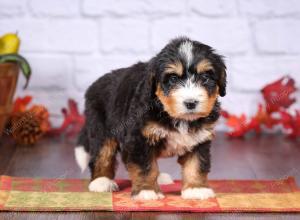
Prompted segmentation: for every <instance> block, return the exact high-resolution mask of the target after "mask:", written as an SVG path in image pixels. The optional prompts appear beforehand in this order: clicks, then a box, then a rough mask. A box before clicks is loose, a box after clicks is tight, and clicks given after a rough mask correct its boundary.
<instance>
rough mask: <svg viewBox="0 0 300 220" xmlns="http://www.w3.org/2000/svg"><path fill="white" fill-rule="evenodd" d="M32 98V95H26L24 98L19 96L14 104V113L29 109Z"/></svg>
mask: <svg viewBox="0 0 300 220" xmlns="http://www.w3.org/2000/svg"><path fill="white" fill-rule="evenodd" d="M31 100H32V96H25V97H23V98H20V97H19V98H17V99H16V101H15V102H14V105H13V111H12V114H16V113H19V112H25V111H26V109H27V106H28V105H29V103H30V102H31Z"/></svg>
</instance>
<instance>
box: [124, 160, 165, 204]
mask: <svg viewBox="0 0 300 220" xmlns="http://www.w3.org/2000/svg"><path fill="white" fill-rule="evenodd" d="M127 169H128V173H129V176H130V179H131V182H132V198H133V199H135V200H155V199H162V198H164V195H163V194H162V193H161V191H160V189H159V186H158V184H157V177H158V174H159V171H158V165H157V162H156V160H152V162H151V163H150V164H148V166H147V168H146V169H145V166H141V165H139V164H137V163H128V164H127Z"/></svg>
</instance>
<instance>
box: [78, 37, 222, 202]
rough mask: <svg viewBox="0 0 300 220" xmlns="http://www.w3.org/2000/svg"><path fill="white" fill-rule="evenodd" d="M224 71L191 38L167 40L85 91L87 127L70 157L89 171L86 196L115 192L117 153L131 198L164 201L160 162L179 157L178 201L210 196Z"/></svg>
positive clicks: (210, 51)
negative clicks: (212, 151)
mask: <svg viewBox="0 0 300 220" xmlns="http://www.w3.org/2000/svg"><path fill="white" fill-rule="evenodd" d="M225 71H226V67H225V64H224V62H223V59H222V57H221V56H220V55H218V54H217V53H215V51H214V50H213V49H212V48H211V47H209V46H207V45H205V44H202V43H199V42H197V41H192V40H190V39H188V38H178V39H175V40H172V41H171V42H170V43H169V44H168V45H167V46H166V47H165V48H163V49H162V50H161V52H160V53H158V54H157V55H156V56H155V57H153V58H152V59H151V60H150V61H149V62H145V63H141V62H140V63H137V64H135V65H133V66H131V67H128V68H123V69H118V70H114V71H112V72H111V73H108V74H106V75H104V76H102V77H100V78H99V79H98V80H97V81H96V82H94V83H93V84H92V85H91V86H90V87H89V89H88V90H87V92H86V96H85V97H86V105H85V108H86V110H85V115H86V124H85V126H84V128H83V129H82V131H81V134H80V136H79V139H78V147H76V148H75V156H76V160H77V162H78V164H79V166H80V167H81V168H82V169H84V168H85V167H86V166H87V164H89V167H90V169H91V174H92V179H91V183H90V185H89V189H90V191H95V192H107V191H115V190H118V186H117V184H116V183H115V182H114V181H113V179H114V176H115V169H116V155H117V153H118V152H119V153H120V154H121V156H122V160H123V162H124V163H125V165H126V168H127V169H128V172H129V176H130V178H131V181H132V196H133V198H134V199H141V200H144V199H160V198H163V197H164V196H163V194H162V193H161V191H160V189H159V185H158V176H159V170H158V166H157V159H158V158H159V157H171V156H176V157H178V162H179V163H180V165H181V167H182V181H183V186H182V192H181V193H182V197H183V198H185V199H207V198H209V197H213V196H214V192H213V191H212V190H211V189H210V188H209V186H208V184H207V174H208V172H209V169H210V145H211V140H212V139H213V137H214V131H213V130H214V125H215V123H216V121H217V120H218V118H219V111H220V104H219V102H218V97H219V96H224V95H225V90H226V72H225Z"/></svg>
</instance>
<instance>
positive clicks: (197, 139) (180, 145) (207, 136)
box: [160, 123, 213, 157]
mask: <svg viewBox="0 0 300 220" xmlns="http://www.w3.org/2000/svg"><path fill="white" fill-rule="evenodd" d="M212 138H213V130H212V128H201V129H199V130H198V131H196V132H189V129H188V125H187V123H180V125H179V127H178V131H169V132H168V133H167V134H166V145H165V150H163V151H162V153H161V155H160V156H161V157H170V156H174V155H179V156H181V155H183V154H185V153H186V152H191V151H192V150H193V148H194V147H195V146H196V145H197V144H199V143H203V142H205V141H208V140H211V139H212Z"/></svg>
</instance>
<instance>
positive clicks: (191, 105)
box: [183, 99, 199, 110]
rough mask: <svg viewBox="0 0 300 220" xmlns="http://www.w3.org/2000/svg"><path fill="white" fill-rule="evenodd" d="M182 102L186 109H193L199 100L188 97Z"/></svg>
mask: <svg viewBox="0 0 300 220" xmlns="http://www.w3.org/2000/svg"><path fill="white" fill-rule="evenodd" d="M183 103H184V105H185V107H186V108H187V109H189V110H193V109H195V108H196V106H197V104H198V103H199V102H198V101H196V100H193V99H189V100H186V101H184V102H183Z"/></svg>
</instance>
